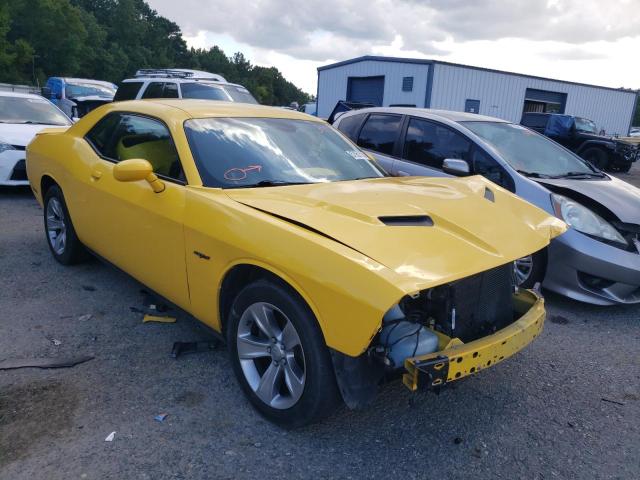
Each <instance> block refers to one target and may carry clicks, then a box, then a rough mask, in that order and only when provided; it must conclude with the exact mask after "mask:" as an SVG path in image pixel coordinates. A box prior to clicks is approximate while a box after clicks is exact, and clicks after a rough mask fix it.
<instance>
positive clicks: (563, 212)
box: [551, 194, 629, 245]
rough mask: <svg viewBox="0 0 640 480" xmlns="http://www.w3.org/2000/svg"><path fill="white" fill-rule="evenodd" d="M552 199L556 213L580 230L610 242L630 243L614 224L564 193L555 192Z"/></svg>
mask: <svg viewBox="0 0 640 480" xmlns="http://www.w3.org/2000/svg"><path fill="white" fill-rule="evenodd" d="M551 200H552V202H553V208H554V210H555V212H556V215H557V216H558V217H559V218H561V219H562V220H564V221H565V222H566V223H567V224H568V225H569V226H571V227H573V228H575V229H576V230H578V231H579V232H582V233H586V234H587V235H592V236H594V237H598V238H602V239H604V240H608V241H610V242H617V243H621V244H623V245H628V244H629V243H628V242H627V240H626V239H625V238H624V237H623V236H622V235H620V232H618V231H617V230H616V229H615V228H614V227H613V225H611V224H610V223H609V222H607V221H606V220H605V219H604V218H602V217H601V216H600V215H598V214H597V213H595V212H593V211H592V210H589V209H588V208H587V207H585V206H584V205H581V204H579V203H578V202H576V201H575V200H572V199H570V198H568V197H565V196H563V195H556V194H553V195H551Z"/></svg>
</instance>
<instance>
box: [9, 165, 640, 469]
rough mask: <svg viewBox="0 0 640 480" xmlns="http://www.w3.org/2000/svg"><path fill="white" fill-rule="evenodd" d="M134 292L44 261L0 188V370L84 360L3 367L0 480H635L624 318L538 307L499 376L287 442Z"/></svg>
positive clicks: (136, 287) (23, 201) (637, 359)
mask: <svg viewBox="0 0 640 480" xmlns="http://www.w3.org/2000/svg"><path fill="white" fill-rule="evenodd" d="M638 170H639V169H638V167H636V168H635V170H634V173H633V174H631V175H621V178H623V179H626V180H631V181H634V182H637V184H640V181H638V180H639V179H640V175H639V174H638V173H639V172H638ZM141 288H142V286H141V285H140V284H138V283H137V282H136V281H134V280H133V279H131V278H130V277H128V276H127V275H126V274H124V273H122V272H119V271H116V270H114V269H113V268H111V267H108V266H106V265H104V264H102V263H100V262H98V261H95V260H93V261H90V262H88V263H85V264H83V265H79V266H75V267H63V266H61V265H59V264H57V263H56V262H55V261H54V260H53V258H52V257H51V256H50V254H49V251H48V249H47V245H46V242H45V237H44V233H43V227H42V211H41V209H40V207H39V206H38V205H37V203H36V201H35V200H34V199H33V197H32V196H31V194H30V192H29V191H28V190H27V189H20V190H16V189H0V361H2V360H6V359H26V358H35V357H54V358H61V357H65V356H78V355H91V356H94V357H95V358H94V359H93V360H91V361H89V362H86V363H83V364H80V365H76V366H75V367H72V368H66V369H55V370H54V369H49V370H40V369H33V368H28V369H20V370H7V371H1V370H0V479H1V480H20V479H29V480H33V479H47V480H56V479H84V478H86V479H210V478H211V479H217V478H221V479H226V478H229V479H232V478H238V479H271V478H341V479H342V478H353V479H359V478H374V477H375V478H382V479H386V478H402V479H414V478H420V479H449V478H471V477H473V478H475V479H495V478H503V479H521V478H522V479H552V478H562V479H574V478H577V479H609V478H616V479H638V478H640V355H639V353H640V347H639V345H640V307H638V306H616V307H594V306H589V305H584V304H580V303H577V302H574V301H571V300H567V299H564V298H561V297H559V296H556V295H553V294H550V293H547V295H546V298H547V305H548V319H547V323H546V326H545V330H544V332H543V334H542V335H541V336H540V337H539V338H538V339H536V340H535V341H534V342H533V343H532V344H531V345H530V346H529V347H527V348H526V349H525V350H524V351H522V352H520V353H519V354H517V355H516V356H515V357H513V358H512V359H510V360H509V361H505V362H503V363H501V364H499V365H497V366H496V367H494V368H491V369H489V370H486V371H483V372H481V373H480V374H478V375H476V376H474V377H471V378H469V379H466V380H463V381H460V382H458V383H455V384H453V385H452V387H450V388H447V389H444V390H443V391H442V392H441V393H440V394H439V395H436V394H433V393H426V394H418V395H414V394H411V393H409V392H408V391H406V390H405V389H404V387H402V386H401V385H400V384H398V383H395V384H389V385H386V386H385V387H384V388H383V389H382V391H381V392H380V395H379V396H378V398H377V400H376V402H375V403H374V405H373V406H371V407H369V408H367V409H365V410H361V411H350V410H348V409H346V408H342V409H340V410H339V411H338V412H336V414H335V415H333V416H332V417H331V418H329V419H327V420H326V421H324V422H322V423H320V424H317V425H313V426H310V427H307V428H304V429H300V430H294V431H286V430H282V429H280V428H278V427H276V426H274V425H272V424H270V423H269V422H267V421H265V420H264V419H262V418H261V417H260V416H259V415H258V414H257V413H256V412H255V411H254V410H253V409H252V408H251V406H250V405H249V403H248V402H247V401H246V400H245V398H244V396H243V395H242V393H241V391H240V388H239V387H238V385H237V384H236V381H235V378H234V377H233V374H232V372H231V368H230V364H229V361H228V359H227V355H226V350H225V349H224V348H223V347H222V348H219V349H218V350H213V351H205V352H202V353H195V354H191V355H185V356H183V357H181V358H178V359H173V358H171V357H170V352H171V348H172V345H173V343H174V342H176V341H193V340H207V339H210V338H211V335H210V333H209V332H208V330H207V329H206V328H205V327H203V326H201V325H200V324H199V323H198V322H197V321H196V320H194V319H193V318H191V317H189V316H187V315H185V314H182V313H179V314H178V320H177V322H176V323H174V324H150V323H147V324H143V323H142V321H141V318H142V315H141V314H140V313H136V312H133V311H131V309H130V307H141V306H142V303H143V298H144V297H143V294H142V293H141V291H140V290H141ZM161 413H166V414H168V415H167V417H166V418H165V420H164V421H163V422H159V421H157V420H155V419H154V417H155V416H156V415H158V414H161ZM112 432H115V435H114V436H113V441H111V442H106V441H105V438H107V436H109V435H110V434H111V433H112Z"/></svg>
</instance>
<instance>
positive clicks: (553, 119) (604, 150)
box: [520, 113, 640, 172]
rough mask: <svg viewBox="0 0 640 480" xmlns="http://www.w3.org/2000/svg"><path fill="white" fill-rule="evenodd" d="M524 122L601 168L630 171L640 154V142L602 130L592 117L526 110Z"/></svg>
mask: <svg viewBox="0 0 640 480" xmlns="http://www.w3.org/2000/svg"><path fill="white" fill-rule="evenodd" d="M520 123H521V124H522V125H524V126H526V127H529V128H531V129H533V130H535V131H536V132H538V133H542V134H543V135H546V136H547V137H549V138H551V139H553V140H555V141H556V142H558V143H559V144H560V145H562V146H564V147H566V148H568V149H569V150H571V151H572V152H575V153H577V154H578V155H580V156H581V157H582V158H584V159H585V160H588V161H589V162H591V163H592V164H593V165H595V166H596V167H598V168H599V169H600V170H610V171H612V172H628V171H629V169H630V168H631V165H633V162H635V161H637V160H638V159H639V158H640V146H638V145H634V144H633V143H630V142H627V141H625V140H623V139H620V138H614V137H608V136H605V135H600V134H599V133H598V127H597V126H596V124H595V122H593V121H592V120H589V119H588V118H582V117H575V116H573V115H562V114H559V113H524V114H523V115H522V121H521V122H520Z"/></svg>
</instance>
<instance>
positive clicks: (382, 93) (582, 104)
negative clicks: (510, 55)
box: [317, 56, 637, 135]
mask: <svg viewBox="0 0 640 480" xmlns="http://www.w3.org/2000/svg"><path fill="white" fill-rule="evenodd" d="M317 98H318V116H320V117H322V118H327V117H328V116H329V115H330V114H331V111H332V110H333V108H334V107H335V105H336V103H337V102H338V101H339V100H348V101H354V102H369V103H373V104H375V105H378V106H384V107H388V106H413V107H426V108H437V109H444V110H457V111H467V112H473V113H480V114H482V115H489V116H492V117H498V118H503V119H505V120H509V121H512V122H520V118H521V117H522V113H523V112H555V113H566V114H569V115H577V116H582V117H586V118H590V119H591V120H593V121H595V122H596V124H597V125H598V127H599V128H601V129H604V130H605V131H606V132H607V134H619V135H627V134H628V133H629V129H630V127H631V121H632V118H633V114H634V111H635V105H636V101H637V93H636V92H635V91H632V90H623V89H616V88H609V87H598V86H595V85H587V84H582V83H575V82H566V81H563V80H553V79H549V78H543V77H535V76H531V75H522V74H519V73H510V72H503V71H499V70H491V69H487V68H480V67H472V66H467V65H459V64H454V63H448V62H441V61H437V60H420V59H411V58H395V57H374V56H365V57H358V58H354V59H352V60H346V61H344V62H339V63H334V64H332V65H326V66H323V67H319V68H318V93H317Z"/></svg>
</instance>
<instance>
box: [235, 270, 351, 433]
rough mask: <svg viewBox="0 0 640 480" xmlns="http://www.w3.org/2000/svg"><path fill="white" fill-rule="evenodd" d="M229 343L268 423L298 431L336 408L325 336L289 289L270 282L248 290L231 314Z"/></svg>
mask: <svg viewBox="0 0 640 480" xmlns="http://www.w3.org/2000/svg"><path fill="white" fill-rule="evenodd" d="M227 342H228V348H229V355H230V357H231V358H230V359H231V364H232V366H233V370H234V372H235V374H236V377H237V379H238V382H239V383H240V385H241V386H242V389H243V390H244V392H245V394H246V395H247V397H248V398H249V400H250V401H251V403H252V404H253V406H254V407H255V408H256V409H257V410H258V411H259V412H260V413H261V414H262V415H264V416H265V417H266V418H268V419H269V420H271V421H273V422H275V423H277V424H279V425H282V426H285V427H297V426H302V425H305V424H308V423H311V422H314V421H317V420H319V419H321V418H322V417H324V416H326V415H328V414H329V413H331V411H332V410H333V409H334V408H335V407H336V405H337V403H338V401H339V394H338V388H337V385H336V380H335V375H334V372H333V364H332V362H331V357H330V355H329V351H328V349H327V346H326V345H325V343H324V340H323V336H322V332H321V330H320V328H319V326H318V324H317V322H316V319H315V317H314V316H313V314H312V313H311V311H310V310H309V307H308V306H307V305H306V304H305V303H304V302H303V301H302V299H301V298H300V297H299V296H298V295H297V294H295V292H293V291H291V290H290V289H289V288H287V287H285V286H283V285H281V284H279V283H277V282H275V281H267V280H258V281H256V282H254V283H252V284H250V285H249V286H247V287H245V288H244V289H243V290H242V291H241V292H240V293H239V294H238V296H237V297H236V299H235V300H234V303H233V306H232V308H231V312H230V314H229V319H228V322H227Z"/></svg>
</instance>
